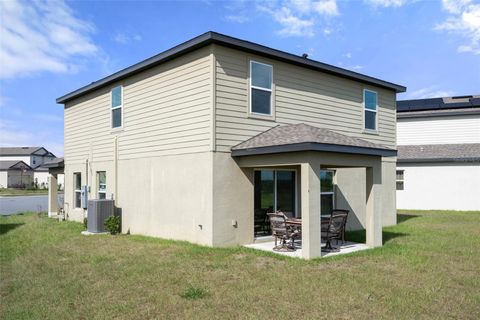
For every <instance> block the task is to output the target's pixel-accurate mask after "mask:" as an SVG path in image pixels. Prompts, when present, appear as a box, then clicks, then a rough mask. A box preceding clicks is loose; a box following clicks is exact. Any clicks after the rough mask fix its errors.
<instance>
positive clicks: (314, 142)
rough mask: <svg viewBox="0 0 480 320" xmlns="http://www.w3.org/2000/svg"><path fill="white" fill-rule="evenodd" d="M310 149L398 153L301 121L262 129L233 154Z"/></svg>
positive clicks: (386, 154) (388, 154)
mask: <svg viewBox="0 0 480 320" xmlns="http://www.w3.org/2000/svg"><path fill="white" fill-rule="evenodd" d="M308 150H314V151H331V152H344V153H355V154H371V155H382V156H394V155H396V151H395V150H394V149H390V148H387V147H385V146H382V145H378V144H375V143H372V142H369V141H366V140H363V139H359V138H354V137H350V136H346V135H343V134H340V133H337V132H333V131H330V130H327V129H323V128H317V127H313V126H310V125H307V124H304V123H300V124H291V125H285V126H276V127H273V128H271V129H269V130H267V131H265V132H262V133H260V134H258V135H256V136H254V137H252V138H250V139H248V140H246V141H244V142H242V143H240V144H238V145H236V146H234V147H232V156H243V155H252V154H266V153H279V152H292V151H308Z"/></svg>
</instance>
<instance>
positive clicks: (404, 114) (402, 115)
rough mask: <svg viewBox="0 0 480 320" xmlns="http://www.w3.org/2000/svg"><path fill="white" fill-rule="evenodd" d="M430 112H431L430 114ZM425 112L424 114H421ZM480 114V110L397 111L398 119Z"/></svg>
mask: <svg viewBox="0 0 480 320" xmlns="http://www.w3.org/2000/svg"><path fill="white" fill-rule="evenodd" d="M428 111H430V112H428ZM438 111H440V112H438ZM420 112H423V113H420ZM477 114H480V108H475V109H472V108H469V109H467V110H458V109H457V110H455V109H453V110H448V111H447V110H422V111H400V112H398V111H397V118H398V119H407V118H427V117H428V118H430V117H445V116H468V115H477Z"/></svg>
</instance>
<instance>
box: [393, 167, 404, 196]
mask: <svg viewBox="0 0 480 320" xmlns="http://www.w3.org/2000/svg"><path fill="white" fill-rule="evenodd" d="M398 172H401V173H402V179H398ZM399 182H401V183H402V189H398V186H397V183H399ZM395 190H397V191H403V190H405V170H403V169H397V170H396V171H395Z"/></svg>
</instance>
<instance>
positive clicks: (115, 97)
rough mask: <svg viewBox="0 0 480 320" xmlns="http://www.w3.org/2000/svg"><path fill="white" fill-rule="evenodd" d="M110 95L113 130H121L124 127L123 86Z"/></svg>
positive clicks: (116, 88) (114, 89)
mask: <svg viewBox="0 0 480 320" xmlns="http://www.w3.org/2000/svg"><path fill="white" fill-rule="evenodd" d="M110 94H111V100H112V128H119V127H121V126H122V106H123V89H122V87H121V86H118V87H115V88H113V89H112V91H111V92H110Z"/></svg>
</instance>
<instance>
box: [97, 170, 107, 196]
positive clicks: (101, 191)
mask: <svg viewBox="0 0 480 320" xmlns="http://www.w3.org/2000/svg"><path fill="white" fill-rule="evenodd" d="M102 172H103V173H104V174H105V183H104V184H105V188H104V189H103V190H102V189H100V173H102ZM100 194H104V195H105V197H104V198H103V199H107V171H97V197H98V199H102V198H100Z"/></svg>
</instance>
